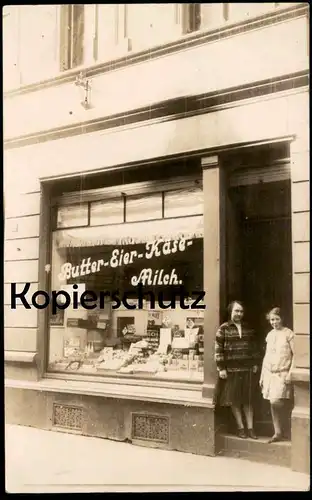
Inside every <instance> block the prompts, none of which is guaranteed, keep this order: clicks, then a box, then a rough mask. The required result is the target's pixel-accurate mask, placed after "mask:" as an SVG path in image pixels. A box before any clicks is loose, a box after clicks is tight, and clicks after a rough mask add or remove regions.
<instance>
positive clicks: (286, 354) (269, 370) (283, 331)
mask: <svg viewBox="0 0 312 500" xmlns="http://www.w3.org/2000/svg"><path fill="white" fill-rule="evenodd" d="M267 319H268V321H269V322H270V324H271V326H272V330H271V331H270V332H269V333H268V335H267V336H266V339H265V340H266V352H265V356H264V359H263V364H262V370H261V376H260V387H261V389H262V395H263V397H264V399H268V400H269V401H270V405H271V414H272V420H273V426H274V435H273V436H272V437H271V439H270V440H269V443H275V442H276V441H280V440H281V438H282V434H283V429H282V413H283V410H284V407H285V400H287V399H290V398H291V394H292V392H291V391H292V385H291V377H290V375H291V371H292V368H293V364H294V334H293V332H292V331H291V330H290V329H289V328H286V327H285V326H283V321H282V316H281V311H280V309H279V307H274V308H273V309H272V310H271V311H270V312H269V313H268V314H267Z"/></svg>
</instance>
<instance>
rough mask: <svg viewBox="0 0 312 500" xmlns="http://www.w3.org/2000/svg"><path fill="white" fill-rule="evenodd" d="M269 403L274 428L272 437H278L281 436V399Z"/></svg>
mask: <svg viewBox="0 0 312 500" xmlns="http://www.w3.org/2000/svg"><path fill="white" fill-rule="evenodd" d="M270 403H271V415H272V420H273V426H274V435H275V436H278V437H280V436H281V435H282V432H283V429H282V418H283V415H282V412H283V409H284V403H283V400H281V399H273V400H271V401H270Z"/></svg>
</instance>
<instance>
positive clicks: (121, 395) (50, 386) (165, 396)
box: [5, 378, 214, 408]
mask: <svg viewBox="0 0 312 500" xmlns="http://www.w3.org/2000/svg"><path fill="white" fill-rule="evenodd" d="M5 387H6V388H11V389H23V390H25V389H28V390H34V391H41V392H42V391H46V392H62V393H67V394H75V395H85V396H99V397H104V398H118V399H128V400H137V401H148V402H154V403H166V404H173V405H179V406H197V407H201V408H213V407H214V406H213V404H212V400H211V399H209V398H203V397H202V396H201V393H198V392H197V391H194V390H187V389H179V388H170V389H169V388H159V387H143V386H139V385H122V384H114V383H103V382H102V383H98V382H92V383H90V382H89V381H73V380H57V379H51V378H50V379H49V378H44V379H41V380H39V381H38V382H37V381H36V382H33V381H29V380H27V381H24V380H13V379H6V380H5Z"/></svg>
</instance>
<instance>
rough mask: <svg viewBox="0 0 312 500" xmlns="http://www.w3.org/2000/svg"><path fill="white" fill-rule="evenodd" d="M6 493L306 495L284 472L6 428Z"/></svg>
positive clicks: (301, 478) (303, 481)
mask: <svg viewBox="0 0 312 500" xmlns="http://www.w3.org/2000/svg"><path fill="white" fill-rule="evenodd" d="M5 455H6V456H5V459H6V491H7V492H8V493H48V492H49V493H51V492H57V493H61V492H67V493H74V492H75V493H78V492H90V493H91V492H109V491H110V492H133V491H135V492H136V491H145V492H154V491H161V492H163V491H177V492H178V491H179V492H180V491H181V492H182V491H307V490H308V489H309V486H310V480H309V476H307V475H305V474H300V473H296V472H292V471H290V470H289V469H287V468H284V467H277V466H272V465H264V464H259V463H255V462H249V461H247V460H241V459H236V458H227V457H204V456H199V455H193V454H190V453H181V452H178V451H166V450H160V449H155V448H145V447H139V446H134V445H132V444H129V443H121V442H116V441H111V440H107V439H99V438H92V437H85V436H79V435H75V434H66V433H62V432H54V431H44V430H40V429H34V428H30V427H22V426H16V425H6V431H5Z"/></svg>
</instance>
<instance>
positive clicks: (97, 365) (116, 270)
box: [48, 193, 204, 382]
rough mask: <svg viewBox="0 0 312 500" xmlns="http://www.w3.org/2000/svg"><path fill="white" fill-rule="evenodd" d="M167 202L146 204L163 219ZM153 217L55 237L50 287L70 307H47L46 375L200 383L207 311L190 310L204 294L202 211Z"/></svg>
mask: <svg viewBox="0 0 312 500" xmlns="http://www.w3.org/2000/svg"><path fill="white" fill-rule="evenodd" d="M162 198H163V195H162V193H160V194H158V193H156V194H155V195H151V196H146V195H144V196H142V200H146V199H148V200H149V202H148V205H147V207H150V206H151V207H152V206H154V209H157V210H158V211H159V210H161V208H162ZM159 199H160V201H158V200H159ZM195 199H197V198H194V200H195ZM105 203H106V202H105ZM105 203H97V204H94V206H95V207H101V208H98V210H102V207H103V206H105ZM109 203H112V202H109V201H107V204H108V205H107V206H106V208H105V209H103V211H102V212H101V214H103V213H104V212H105V210H106V209H107V207H108V206H109ZM92 206H93V203H90V209H91V213H92ZM126 206H127V205H126ZM130 206H131V205H130ZM198 206H200V205H198ZM68 208H69V207H66V210H67V213H69V212H68ZM127 208H129V207H127ZM94 210H95V209H94ZM157 210H156V211H155V210H154V212H153V217H151V214H152V210H151V209H147V208H146V207H145V208H142V207H141V209H140V210H139V209H138V208H137V209H135V210H134V209H133V212H132V213H133V214H134V215H133V219H134V220H135V222H134V223H133V222H124V223H121V224H115V225H114V224H110V222H111V221H110V220H109V217H108V218H106V217H105V216H103V218H102V221H103V224H102V225H96V226H95V227H92V226H91V225H89V226H85V227H76V221H77V218H75V217H74V218H73V220H72V222H71V223H70V222H69V221H68V222H67V227H65V226H62V227H59V229H56V230H54V231H53V234H52V263H51V264H52V265H51V288H52V290H55V291H63V292H67V293H68V296H69V297H70V305H69V306H68V307H66V308H65V309H64V310H63V311H62V312H61V309H57V308H56V310H55V311H54V312H55V314H53V310H52V307H50V308H49V314H50V318H49V322H50V338H49V356H48V359H49V364H48V369H49V371H51V370H52V371H54V372H63V373H75V374H82V375H83V374H87V375H98V376H102V377H103V376H110V375H116V376H118V377H121V376H122V377H126V378H127V377H144V378H152V379H159V378H160V379H165V380H186V381H195V382H201V381H202V380H203V353H204V344H203V339H204V337H203V321H204V310H203V309H192V308H191V305H192V304H194V301H195V300H196V298H198V297H199V296H200V292H201V291H202V289H203V215H202V211H201V212H200V211H199V209H196V213H198V215H193V216H191V215H190V213H189V210H188V215H187V216H185V217H180V218H178V219H170V218H169V219H166V218H160V219H156V220H150V219H149V217H150V218H153V219H154V218H155V214H157V216H159V215H160V217H161V212H157ZM136 211H137V212H136ZM71 213H72V214H75V212H74V211H72V212H71ZM136 213H140V221H138V216H136V215H135V214H136ZM130 214H131V211H130ZM101 216H102V215H101ZM101 216H100V218H101ZM145 216H146V217H145ZM95 217H97V216H95ZM91 220H92V218H91V217H90V222H91ZM70 226H72V227H70ZM74 226H75V227H74ZM73 285H77V287H76V288H75V289H74V288H73ZM140 286H141V288H140ZM87 291H88V293H84V292H87ZM126 293H127V295H125V294H126ZM75 294H76V295H75ZM64 297H65V296H63V298H62V296H61V294H60V295H59V298H58V304H60V305H61V306H62V304H64V302H65V301H66V300H67V299H66V298H64ZM75 297H76V299H75ZM75 300H76V302H75ZM62 301H63V302H62ZM198 304H199V305H203V300H199V303H198ZM165 306H167V309H164V307H165ZM168 306H169V307H168Z"/></svg>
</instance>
